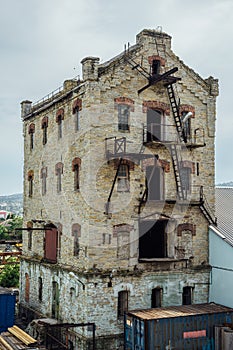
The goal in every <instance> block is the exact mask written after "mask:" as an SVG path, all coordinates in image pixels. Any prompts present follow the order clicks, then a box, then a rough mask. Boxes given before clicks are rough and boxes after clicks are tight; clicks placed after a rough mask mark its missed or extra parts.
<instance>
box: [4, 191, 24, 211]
mask: <svg viewBox="0 0 233 350" xmlns="http://www.w3.org/2000/svg"><path fill="white" fill-rule="evenodd" d="M0 210H6V211H9V212H11V213H13V214H16V215H22V214H23V194H22V193H16V194H11V195H9V196H0Z"/></svg>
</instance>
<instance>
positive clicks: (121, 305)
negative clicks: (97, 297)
mask: <svg viewBox="0 0 233 350" xmlns="http://www.w3.org/2000/svg"><path fill="white" fill-rule="evenodd" d="M128 305H129V292H128V291H127V290H122V291H120V292H118V307H117V317H118V319H123V317H124V313H125V312H126V311H128Z"/></svg>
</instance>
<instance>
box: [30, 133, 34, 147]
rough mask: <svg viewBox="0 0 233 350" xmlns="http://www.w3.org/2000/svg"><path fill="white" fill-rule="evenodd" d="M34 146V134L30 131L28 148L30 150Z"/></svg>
mask: <svg viewBox="0 0 233 350" xmlns="http://www.w3.org/2000/svg"><path fill="white" fill-rule="evenodd" d="M33 147H34V134H33V133H32V132H31V133H30V149H31V150H32V149H33Z"/></svg>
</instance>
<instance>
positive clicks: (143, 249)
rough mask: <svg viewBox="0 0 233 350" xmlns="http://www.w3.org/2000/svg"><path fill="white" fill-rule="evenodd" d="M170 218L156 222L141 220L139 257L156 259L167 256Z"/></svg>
mask: <svg viewBox="0 0 233 350" xmlns="http://www.w3.org/2000/svg"><path fill="white" fill-rule="evenodd" d="M167 222H168V220H157V221H155V222H153V221H151V220H148V221H141V222H140V225H139V259H155V258H166V257H167V233H166V225H167Z"/></svg>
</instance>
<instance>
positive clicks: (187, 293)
mask: <svg viewBox="0 0 233 350" xmlns="http://www.w3.org/2000/svg"><path fill="white" fill-rule="evenodd" d="M192 291H193V288H192V287H184V288H183V294H182V304H183V305H190V304H192Z"/></svg>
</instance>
